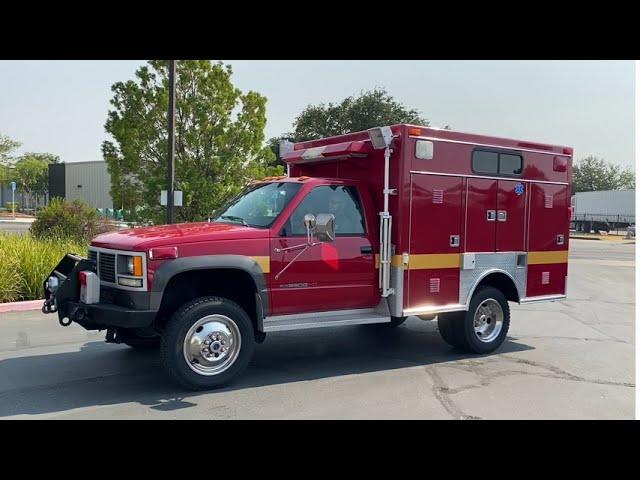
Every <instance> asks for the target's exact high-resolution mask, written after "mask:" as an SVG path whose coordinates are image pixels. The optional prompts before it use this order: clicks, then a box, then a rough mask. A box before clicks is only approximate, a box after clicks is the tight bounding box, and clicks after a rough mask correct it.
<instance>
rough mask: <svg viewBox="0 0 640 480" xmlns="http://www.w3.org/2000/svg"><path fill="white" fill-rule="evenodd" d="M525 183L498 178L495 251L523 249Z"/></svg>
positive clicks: (522, 250)
mask: <svg viewBox="0 0 640 480" xmlns="http://www.w3.org/2000/svg"><path fill="white" fill-rule="evenodd" d="M526 199H527V184H526V183H525V182H520V181H517V180H498V208H497V210H498V211H497V218H496V252H524V251H525V225H526V222H525V210H526V208H525V207H526V203H527V202H526Z"/></svg>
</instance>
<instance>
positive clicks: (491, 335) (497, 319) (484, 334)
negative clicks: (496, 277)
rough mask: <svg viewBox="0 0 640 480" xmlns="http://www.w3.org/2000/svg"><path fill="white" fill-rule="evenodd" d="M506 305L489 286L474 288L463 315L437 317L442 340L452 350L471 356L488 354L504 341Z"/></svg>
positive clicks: (502, 296) (507, 305)
mask: <svg viewBox="0 0 640 480" xmlns="http://www.w3.org/2000/svg"><path fill="white" fill-rule="evenodd" d="M509 322H510V312H509V303H508V302H507V299H506V297H505V296H504V294H503V293H502V292H501V291H500V290H498V289H496V288H493V287H481V288H480V289H478V290H477V291H476V292H475V293H474V295H473V297H472V298H471V302H470V304H469V310H467V311H466V312H454V313H450V314H444V315H441V316H439V317H438V328H439V330H440V334H441V335H442V338H443V339H444V340H445V341H446V342H447V343H449V344H450V345H452V346H453V347H456V348H460V349H461V350H464V351H467V352H471V353H489V352H492V351H494V350H495V349H496V348H498V347H499V346H500V345H502V343H503V342H504V339H505V338H506V336H507V332H508V331H509Z"/></svg>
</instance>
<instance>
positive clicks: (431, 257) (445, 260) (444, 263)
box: [376, 253, 460, 270]
mask: <svg viewBox="0 0 640 480" xmlns="http://www.w3.org/2000/svg"><path fill="white" fill-rule="evenodd" d="M391 266H392V267H402V255H394V256H392V257H391ZM458 267H460V254H459V253H426V254H418V255H409V266H408V267H407V269H408V270H428V269H432V268H458ZM376 268H380V256H379V255H376Z"/></svg>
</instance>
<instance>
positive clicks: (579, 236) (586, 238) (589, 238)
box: [569, 235, 602, 240]
mask: <svg viewBox="0 0 640 480" xmlns="http://www.w3.org/2000/svg"><path fill="white" fill-rule="evenodd" d="M569 238H576V239H578V240H602V239H601V238H598V237H587V236H584V237H583V236H581V235H575V236H574V235H569Z"/></svg>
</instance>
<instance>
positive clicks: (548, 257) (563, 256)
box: [527, 250, 569, 265]
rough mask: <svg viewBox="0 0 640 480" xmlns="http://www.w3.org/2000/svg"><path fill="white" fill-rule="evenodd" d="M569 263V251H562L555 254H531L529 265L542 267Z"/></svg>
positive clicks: (528, 260)
mask: <svg viewBox="0 0 640 480" xmlns="http://www.w3.org/2000/svg"><path fill="white" fill-rule="evenodd" d="M568 261H569V251H568V250H560V251H555V252H529V256H528V259H527V263H528V264H529V265H540V264H543V263H567V262H568Z"/></svg>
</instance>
